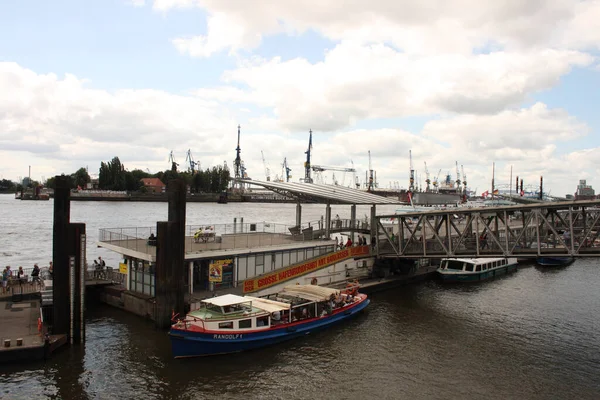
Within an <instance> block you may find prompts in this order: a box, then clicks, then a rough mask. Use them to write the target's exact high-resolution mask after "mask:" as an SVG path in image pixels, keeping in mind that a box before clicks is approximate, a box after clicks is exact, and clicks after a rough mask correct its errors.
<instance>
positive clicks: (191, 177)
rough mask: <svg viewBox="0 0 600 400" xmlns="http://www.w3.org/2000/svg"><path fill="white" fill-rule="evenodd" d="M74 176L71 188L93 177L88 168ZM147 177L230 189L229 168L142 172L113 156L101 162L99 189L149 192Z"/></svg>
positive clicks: (197, 188)
mask: <svg viewBox="0 0 600 400" xmlns="http://www.w3.org/2000/svg"><path fill="white" fill-rule="evenodd" d="M70 177H71V187H72V188H73V189H75V188H77V187H81V188H85V187H86V184H87V183H89V182H91V179H90V176H89V175H88V173H87V170H86V169H85V168H81V169H79V170H77V172H75V173H74V174H72V175H70ZM144 178H158V179H160V180H161V181H162V182H163V183H164V184H165V185H166V184H167V183H168V182H169V181H170V180H171V179H176V178H181V179H183V180H184V181H185V183H186V184H187V185H189V186H190V191H191V192H193V193H220V192H222V191H224V190H227V187H228V186H229V180H230V175H229V170H227V169H225V168H223V167H222V166H217V167H213V168H211V169H209V168H207V169H206V170H204V171H202V170H199V171H194V173H192V172H191V171H177V170H176V169H174V168H172V169H170V170H165V171H159V172H157V173H155V174H151V173H148V172H146V171H142V170H141V169H134V170H131V171H129V170H127V169H126V168H125V165H124V164H123V163H121V160H120V159H119V157H113V159H112V160H110V161H107V162H104V161H103V162H101V163H100V170H99V173H98V188H99V189H100V190H115V191H128V192H138V191H139V192H142V193H143V192H146V188H145V186H144V184H143V183H142V179H144ZM53 180H54V178H51V179H48V181H47V186H48V187H53V184H54V182H53Z"/></svg>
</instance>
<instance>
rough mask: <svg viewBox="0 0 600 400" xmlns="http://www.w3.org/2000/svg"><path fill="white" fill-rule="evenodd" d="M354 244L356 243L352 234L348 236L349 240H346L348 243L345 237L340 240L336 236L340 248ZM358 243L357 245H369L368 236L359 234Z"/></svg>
mask: <svg viewBox="0 0 600 400" xmlns="http://www.w3.org/2000/svg"><path fill="white" fill-rule="evenodd" d="M353 245H354V242H353V241H352V239H351V238H350V236H348V240H346V243H344V240H343V239H342V240H339V239H338V238H337V237H336V238H335V247H336V249H338V250H342V249H345V248H349V247H352V246H353ZM356 245H357V246H366V245H367V237H366V236H361V235H358V239H357V240H356Z"/></svg>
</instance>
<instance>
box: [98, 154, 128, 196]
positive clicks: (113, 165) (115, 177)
mask: <svg viewBox="0 0 600 400" xmlns="http://www.w3.org/2000/svg"><path fill="white" fill-rule="evenodd" d="M125 175H126V174H125V166H123V164H121V160H119V157H114V158H113V159H112V160H111V161H109V162H108V163H105V162H101V163H100V173H99V176H98V186H99V187H100V189H104V190H125V188H126V177H125Z"/></svg>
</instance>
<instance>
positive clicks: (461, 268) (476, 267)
mask: <svg viewBox="0 0 600 400" xmlns="http://www.w3.org/2000/svg"><path fill="white" fill-rule="evenodd" d="M515 261H516V260H515ZM509 264H514V263H513V262H511V261H510V260H509V259H506V258H445V259H443V260H442V263H441V265H440V269H441V270H442V271H447V272H484V271H488V270H491V269H496V268H499V267H503V266H506V265H509Z"/></svg>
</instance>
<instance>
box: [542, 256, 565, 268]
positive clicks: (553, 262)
mask: <svg viewBox="0 0 600 400" xmlns="http://www.w3.org/2000/svg"><path fill="white" fill-rule="evenodd" d="M574 261H575V258H573V257H538V258H536V259H535V262H536V263H537V265H539V266H541V267H565V266H567V265H570V264H572V263H573V262H574Z"/></svg>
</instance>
